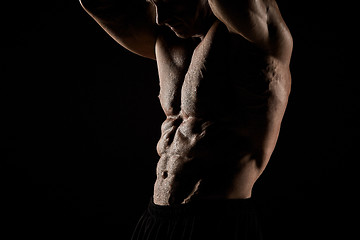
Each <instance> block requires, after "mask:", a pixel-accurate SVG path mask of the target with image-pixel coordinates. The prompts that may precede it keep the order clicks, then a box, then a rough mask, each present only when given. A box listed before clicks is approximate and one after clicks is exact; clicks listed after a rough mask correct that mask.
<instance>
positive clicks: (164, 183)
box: [153, 113, 260, 205]
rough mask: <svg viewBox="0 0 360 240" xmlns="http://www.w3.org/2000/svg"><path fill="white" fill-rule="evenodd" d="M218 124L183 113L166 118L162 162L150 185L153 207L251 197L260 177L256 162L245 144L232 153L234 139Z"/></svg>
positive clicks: (162, 141)
mask: <svg viewBox="0 0 360 240" xmlns="http://www.w3.org/2000/svg"><path fill="white" fill-rule="evenodd" d="M220 125H221V124H219V123H217V122H215V121H206V120H204V119H201V118H197V117H191V116H190V117H189V116H187V117H185V116H184V114H181V113H180V114H179V115H175V116H168V117H167V119H166V120H165V121H164V123H163V124H162V136H161V138H160V140H159V142H158V145H157V150H158V153H159V156H160V159H159V162H158V164H157V169H156V172H157V179H156V182H155V185H154V196H153V199H154V203H155V204H158V205H173V204H182V203H187V202H189V201H191V200H193V199H198V198H249V197H250V196H251V190H252V186H253V184H254V182H255V181H256V179H257V178H258V176H259V175H260V173H259V171H258V170H257V169H258V168H257V167H256V164H255V161H253V159H251V156H252V155H251V154H250V152H249V151H248V150H249V149H246V144H245V145H243V146H237V147H236V149H232V148H233V147H234V146H232V145H233V143H236V142H237V140H236V139H234V136H227V135H226V131H224V129H223V128H222V126H220ZM224 132H225V134H224ZM230 142H232V143H231V144H230ZM239 144H240V143H239ZM229 145H230V146H229ZM234 145H236V144H234ZM242 148H243V149H242Z"/></svg>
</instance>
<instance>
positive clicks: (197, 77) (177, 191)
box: [81, 0, 292, 205]
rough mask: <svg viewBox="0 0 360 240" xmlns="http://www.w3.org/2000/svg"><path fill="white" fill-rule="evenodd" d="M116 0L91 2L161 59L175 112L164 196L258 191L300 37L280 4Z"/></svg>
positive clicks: (164, 159)
mask: <svg viewBox="0 0 360 240" xmlns="http://www.w3.org/2000/svg"><path fill="white" fill-rule="evenodd" d="M114 2H116V1H114V0H103V1H101V0H82V1H81V3H82V5H83V7H84V9H85V10H86V11H87V12H88V13H89V14H90V15H91V16H92V17H93V18H94V19H95V20H96V21H97V22H98V23H99V24H100V26H101V27H103V28H104V29H105V31H107V33H108V34H110V35H111V36H112V37H113V38H114V39H115V40H116V41H117V42H119V44H121V45H122V46H123V47H125V48H127V49H129V50H130V51H132V52H134V53H136V54H139V55H141V56H143V57H147V58H151V59H154V60H156V61H157V66H158V71H159V78H160V94H159V99H160V103H161V106H162V108H163V110H164V113H165V115H166V119H165V121H164V122H163V124H162V127H161V132H162V134H161V138H160V140H159V142H158V144H157V151H158V154H159V156H160V159H159V161H158V165H157V169H156V173H157V180H156V182H155V185H154V196H153V197H154V203H155V204H158V205H173V204H182V203H186V202H189V201H191V200H193V199H200V198H202V199H207V198H225V199H243V198H249V197H251V192H252V188H253V185H254V183H255V182H256V180H257V179H258V178H259V176H260V175H261V173H262V172H263V170H264V169H265V167H266V165H267V163H268V161H269V159H270V156H271V154H272V152H273V150H274V148H275V145H276V141H277V138H278V135H279V131H280V126H281V121H282V118H283V115H284V112H285V109H286V105H287V101H288V96H289V94H290V85H291V75H290V70H289V63H290V58H291V52H292V38H291V34H290V32H289V30H288V28H287V27H286V25H285V23H284V21H283V19H282V17H281V14H280V12H279V9H278V7H277V4H276V2H275V1H274V0H237V1H235V0H150V1H149V2H147V3H145V2H140V3H139V4H132V5H131V4H127V5H126V6H125V5H122V4H115V3H114ZM129 2H130V1H129Z"/></svg>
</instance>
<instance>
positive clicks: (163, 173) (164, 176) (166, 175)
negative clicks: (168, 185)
mask: <svg viewBox="0 0 360 240" xmlns="http://www.w3.org/2000/svg"><path fill="white" fill-rule="evenodd" d="M161 176H162V178H163V179H166V178H167V177H168V171H163V172H162V174H161Z"/></svg>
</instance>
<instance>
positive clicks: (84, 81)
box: [0, 0, 359, 239]
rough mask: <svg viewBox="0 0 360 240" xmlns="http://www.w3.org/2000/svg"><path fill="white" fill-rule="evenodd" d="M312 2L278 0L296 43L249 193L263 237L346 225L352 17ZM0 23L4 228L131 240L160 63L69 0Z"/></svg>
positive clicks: (325, 231) (149, 171)
mask: <svg viewBox="0 0 360 240" xmlns="http://www.w3.org/2000/svg"><path fill="white" fill-rule="evenodd" d="M314 2H315V1H285V0H281V1H278V3H279V6H280V9H281V11H282V14H283V17H284V19H285V21H286V22H287V24H288V26H289V28H290V30H291V32H292V34H293V38H294V52H293V58H292V62H291V71H292V77H293V85H292V93H291V96H290V99H289V105H288V109H287V111H286V114H285V117H284V121H283V125H282V131H281V134H280V138H279V142H278V144H277V147H276V149H275V152H274V154H273V156H272V159H271V161H270V163H269V165H268V168H267V169H266V170H265V172H264V174H263V175H262V176H261V178H260V179H259V181H258V182H257V184H256V186H255V188H254V193H253V195H254V198H255V199H256V200H257V201H258V203H259V206H260V209H261V213H262V218H263V222H264V226H265V236H267V239H303V238H304V239H325V238H326V237H329V236H331V237H334V236H342V237H343V235H344V234H349V230H350V229H351V226H350V225H349V223H348V220H350V219H351V217H352V215H353V207H354V205H353V200H352V199H353V197H352V195H354V194H355V193H356V187H355V182H354V181H355V176H354V175H353V174H351V172H352V171H351V169H352V170H353V169H354V168H355V164H356V162H357V159H358V158H357V157H356V156H355V155H354V154H353V153H352V151H353V150H354V149H355V148H356V147H357V146H355V138H356V137H357V134H356V131H357V130H359V125H358V123H357V122H356V121H355V119H354V118H355V112H356V111H357V110H358V104H357V98H356V92H357V87H356V86H355V82H356V81H357V80H356V78H354V77H349V76H348V74H347V73H348V70H347V66H348V65H349V64H348V62H350V58H349V56H351V55H352V53H351V51H347V50H346V49H347V46H349V45H351V44H350V41H349V39H350V38H352V37H351V34H350V33H349V31H348V27H349V20H347V19H345V18H344V17H346V16H347V15H349V14H348V10H347V9H346V8H347V7H345V6H344V7H342V6H339V5H329V3H326V4H321V3H320V2H318V1H316V2H317V4H316V5H314ZM0 24H1V25H0V26H1V29H0V31H1V42H0V43H1V45H0V51H1V52H0V56H1V62H0V63H1V65H0V71H1V72H0V84H1V85H0V86H1V88H0V91H1V92H0V97H1V120H2V123H1V142H2V144H1V149H2V150H1V156H4V158H3V157H1V158H2V160H1V168H0V176H1V185H0V187H1V199H2V202H3V203H2V204H1V220H3V222H4V223H5V224H2V226H1V227H2V228H4V229H8V230H9V229H12V230H9V231H11V233H12V234H13V235H14V236H17V235H24V236H36V237H38V238H40V237H44V238H45V239H53V238H55V237H56V236H60V235H62V234H64V235H65V236H66V234H68V233H69V232H70V229H72V230H73V229H74V228H76V229H77V231H76V234H77V235H78V236H79V237H78V238H80V239H83V238H84V239H85V238H86V237H91V236H94V235H96V236H101V237H100V239H129V237H130V234H131V232H132V229H133V228H134V226H135V224H136V222H137V220H138V218H139V216H140V214H141V213H142V212H143V210H144V209H145V207H146V205H147V203H148V201H149V199H150V196H151V193H152V187H153V182H154V180H155V171H154V168H155V165H156V162H157V160H158V157H157V154H156V151H155V145H156V142H157V140H158V138H159V136H160V124H161V122H162V121H163V120H164V114H163V113H162V110H161V108H160V105H159V103H158V99H157V95H158V91H159V86H158V80H157V70H156V63H155V62H154V61H151V60H147V59H143V58H141V57H138V56H136V55H133V54H131V53H129V52H127V51H126V50H124V49H123V48H121V47H120V46H119V45H118V44H117V43H116V42H115V41H113V40H112V39H111V38H110V37H109V36H108V35H106V34H105V32H104V31H103V30H102V29H101V28H100V27H98V25H97V24H96V23H95V22H94V21H93V20H92V19H91V18H90V17H89V16H88V15H87V14H86V13H85V12H84V11H83V10H82V8H81V7H80V5H79V3H78V1H77V0H63V1H60V0H57V1H47V2H44V1H42V2H40V1H35V2H33V1H24V2H21V1H13V2H10V3H2V6H1V23H0ZM80 229H81V230H80ZM104 229H106V230H104ZM72 230H71V231H72ZM80 236H81V237H80ZM67 238H70V237H67Z"/></svg>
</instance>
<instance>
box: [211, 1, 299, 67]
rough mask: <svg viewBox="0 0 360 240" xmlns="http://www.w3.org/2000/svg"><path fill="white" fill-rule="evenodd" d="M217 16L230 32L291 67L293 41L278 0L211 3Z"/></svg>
mask: <svg viewBox="0 0 360 240" xmlns="http://www.w3.org/2000/svg"><path fill="white" fill-rule="evenodd" d="M209 5H210V7H211V9H212V11H213V13H214V15H215V16H216V17H217V18H219V20H220V21H222V22H223V23H224V24H225V25H226V26H227V28H228V29H229V31H230V32H233V33H236V34H240V35H241V36H243V37H244V38H246V39H247V40H249V41H250V42H253V43H255V44H256V45H258V46H259V47H260V48H262V49H264V50H266V51H267V52H268V53H269V54H270V55H272V56H274V57H276V58H277V59H279V60H281V61H282V62H283V63H286V64H288V63H289V62H290V57H291V53H292V47H293V42H292V37H291V34H290V31H289V29H288V28H287V26H286V24H285V22H284V20H283V18H282V16H281V14H280V11H279V8H278V6H277V4H276V1H275V0H209Z"/></svg>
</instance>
